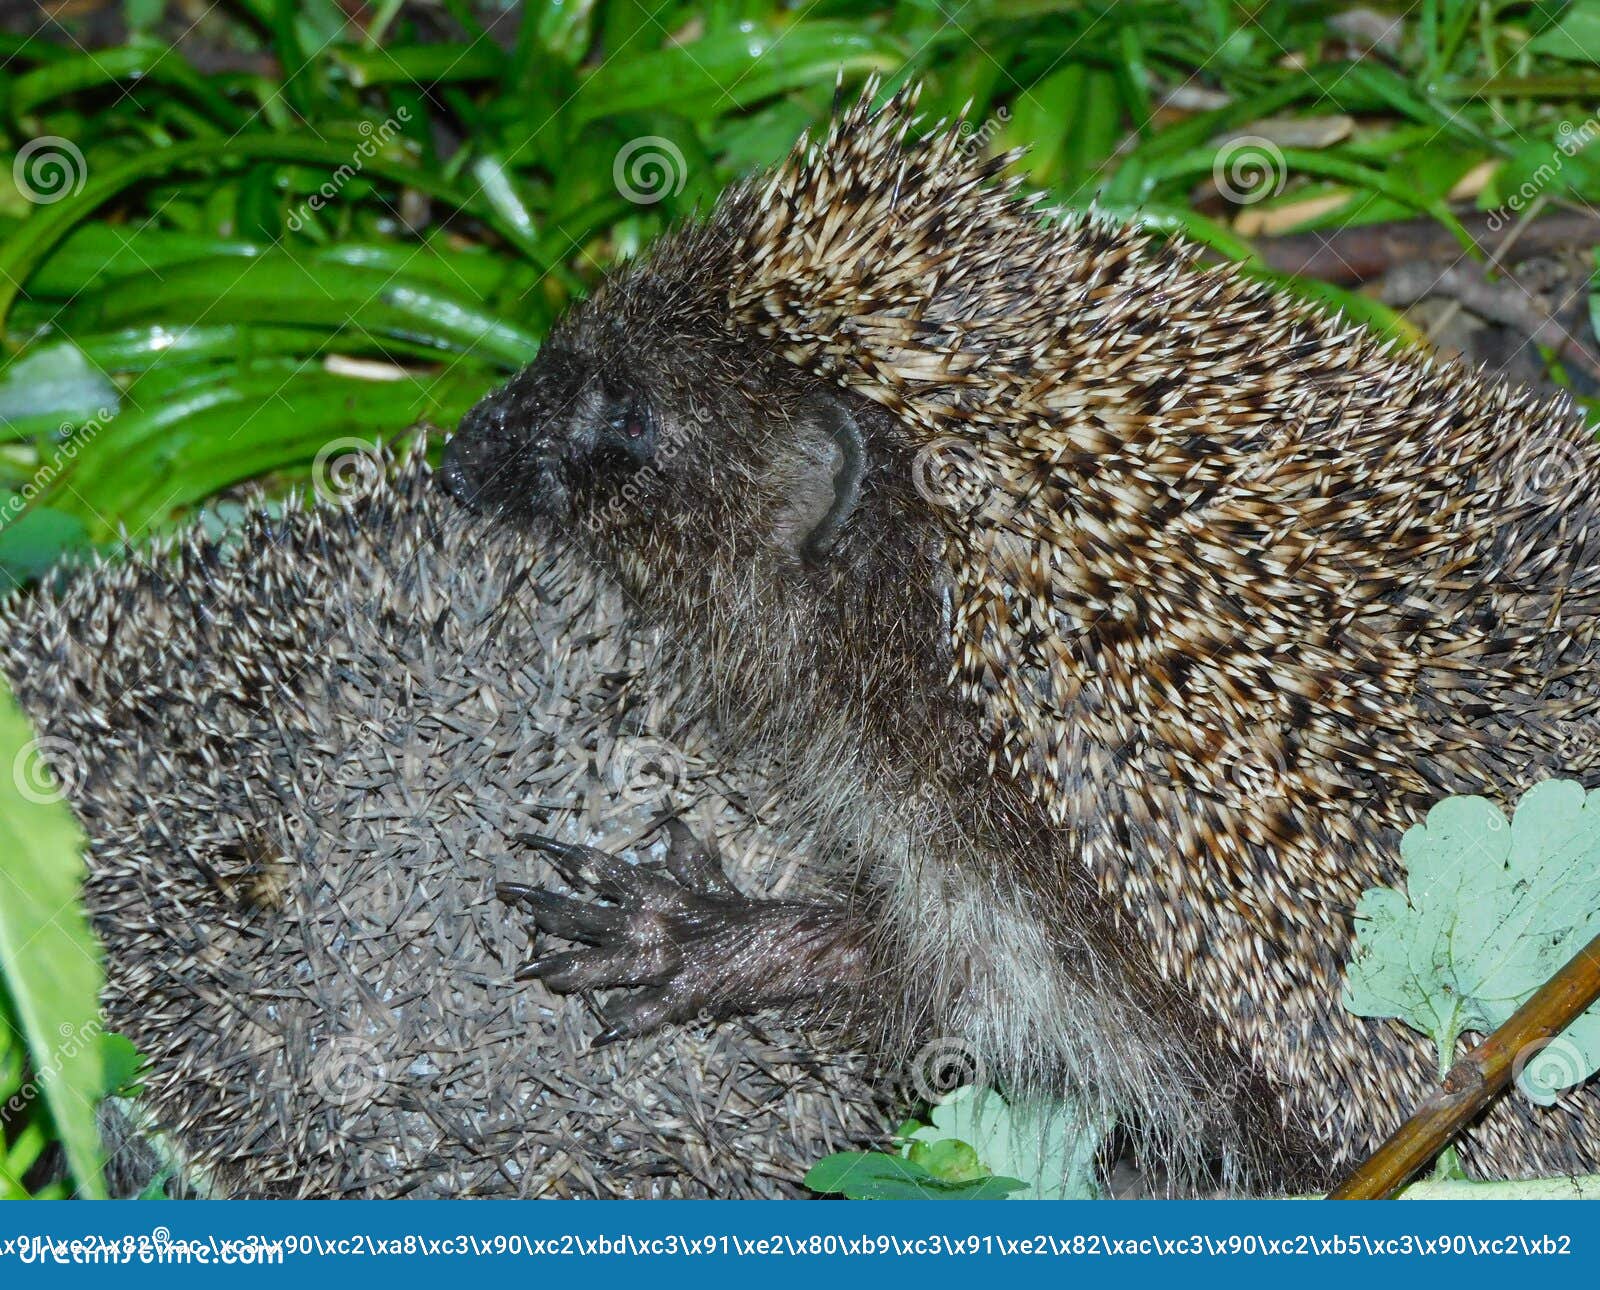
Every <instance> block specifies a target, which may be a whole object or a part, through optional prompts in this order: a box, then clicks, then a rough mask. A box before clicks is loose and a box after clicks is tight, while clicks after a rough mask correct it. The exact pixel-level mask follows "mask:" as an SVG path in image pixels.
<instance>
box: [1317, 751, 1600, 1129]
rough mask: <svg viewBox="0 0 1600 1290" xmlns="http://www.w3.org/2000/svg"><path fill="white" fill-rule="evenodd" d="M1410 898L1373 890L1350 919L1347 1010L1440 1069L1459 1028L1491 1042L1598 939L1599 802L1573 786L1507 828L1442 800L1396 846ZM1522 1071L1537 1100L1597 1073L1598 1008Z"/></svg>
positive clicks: (1488, 810)
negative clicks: (1411, 1041) (1547, 1057)
mask: <svg viewBox="0 0 1600 1290" xmlns="http://www.w3.org/2000/svg"><path fill="white" fill-rule="evenodd" d="M1400 852H1401V856H1402V858H1403V859H1404V861H1405V866H1406V890H1405V892H1400V891H1396V890H1393V889H1391V888H1387V887H1374V888H1371V889H1369V890H1368V891H1367V892H1366V893H1365V894H1364V895H1363V896H1362V898H1361V901H1360V904H1359V906H1358V907H1357V910H1356V952H1355V955H1354V957H1353V958H1352V959H1351V962H1350V966H1349V969H1348V970H1347V972H1346V978H1345V1006H1346V1007H1347V1008H1349V1009H1350V1011H1351V1012H1354V1013H1355V1014H1356V1015H1358V1016H1363V1017H1397V1018H1399V1019H1400V1020H1401V1021H1404V1022H1405V1023H1406V1024H1407V1025H1409V1026H1411V1027H1412V1028H1413V1029H1415V1030H1419V1031H1421V1032H1422V1033H1423V1034H1425V1035H1429V1036H1431V1037H1432V1038H1433V1040H1434V1042H1435V1044H1436V1045H1437V1046H1438V1049H1439V1062H1440V1069H1441V1070H1443V1069H1444V1068H1446V1067H1448V1066H1449V1064H1450V1063H1451V1061H1452V1060H1453V1059H1454V1054H1455V1044H1456V1040H1457V1038H1458V1037H1459V1036H1460V1035H1461V1034H1462V1033H1463V1032H1465V1031H1477V1032H1480V1033H1488V1032H1489V1031H1492V1030H1494V1029H1495V1028H1497V1027H1498V1026H1500V1025H1502V1024H1504V1023H1505V1021H1506V1020H1507V1019H1508V1018H1509V1017H1510V1016H1511V1014H1512V1013H1513V1012H1515V1011H1516V1010H1517V1009H1518V1008H1519V1007H1521V1006H1522V1004H1523V1003H1525V1002H1526V1001H1527V1000H1528V998H1529V996H1531V995H1532V994H1533V993H1534V991H1535V990H1537V989H1538V988H1539V987H1540V986H1541V985H1543V984H1544V983H1545V982H1546V981H1547V980H1548V979H1549V978H1550V977H1551V976H1553V975H1554V974H1555V972H1556V971H1557V969H1559V968H1560V967H1562V966H1563V965H1564V964H1565V963H1566V962H1567V961H1568V960H1569V959H1570V958H1571V957H1572V956H1573V955H1574V954H1576V953H1577V952H1578V951H1579V950H1580V949H1582V948H1583V946H1584V945H1585V944H1587V943H1588V942H1589V941H1590V940H1591V939H1592V938H1593V937H1594V936H1595V934H1596V933H1597V932H1600V791H1597V792H1596V793H1590V794H1587V795H1586V794H1585V793H1584V790H1583V786H1582V785H1580V784H1577V783H1574V782H1572V781H1570V780H1547V781H1545V782H1544V783H1542V784H1538V785H1536V786H1535V787H1533V788H1531V789H1529V790H1528V792H1527V793H1525V794H1524V795H1523V797H1522V800H1521V801H1520V802H1519V803H1518V805H1517V809H1516V812H1515V814H1514V815H1513V816H1512V818H1511V820H1510V821H1509V822H1508V821H1507V820H1506V817H1505V816H1504V815H1503V814H1502V813H1501V811H1500V810H1499V808H1498V807H1496V806H1495V805H1494V803H1493V802H1490V801H1489V800H1487V799H1486V798H1482V797H1450V798H1446V799H1445V800H1444V801H1442V802H1440V803H1439V804H1438V805H1437V806H1435V807H1434V808H1433V809H1432V810H1431V811H1429V812H1428V818H1427V822H1426V823H1425V824H1420V825H1417V826H1416V827H1414V828H1412V829H1410V830H1408V831H1407V833H1406V835H1405V837H1404V838H1403V839H1402V841H1401V846H1400ZM1555 1043H1557V1044H1559V1045H1560V1046H1561V1049H1560V1051H1561V1054H1562V1058H1563V1060H1560V1061H1543V1062H1529V1063H1528V1065H1527V1066H1526V1068H1525V1069H1524V1070H1523V1071H1522V1073H1521V1075H1520V1076H1519V1081H1518V1082H1519V1085H1520V1086H1521V1087H1522V1088H1523V1090H1524V1091H1525V1092H1526V1093H1527V1094H1528V1095H1529V1096H1530V1097H1533V1098H1534V1099H1535V1100H1538V1101H1550V1100H1553V1098H1554V1097H1555V1095H1556V1093H1557V1092H1559V1090H1560V1089H1562V1088H1565V1087H1568V1086H1570V1085H1572V1084H1576V1083H1580V1082H1581V1081H1582V1080H1584V1079H1586V1078H1588V1077H1589V1076H1590V1075H1592V1074H1593V1073H1594V1072H1595V1071H1596V1070H1597V1069H1600V1006H1597V1007H1595V1008H1591V1009H1590V1010H1589V1011H1588V1012H1586V1013H1584V1014H1583V1015H1582V1016H1581V1017H1579V1018H1578V1019H1577V1020H1576V1021H1575V1022H1573V1024H1572V1025H1571V1026H1570V1027H1568V1028H1567V1030H1566V1031H1565V1032H1563V1034H1562V1035H1561V1036H1560V1037H1559V1038H1558V1039H1557V1040H1556V1041H1555Z"/></svg>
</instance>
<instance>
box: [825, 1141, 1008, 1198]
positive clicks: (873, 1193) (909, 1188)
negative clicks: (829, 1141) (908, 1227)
mask: <svg viewBox="0 0 1600 1290" xmlns="http://www.w3.org/2000/svg"><path fill="white" fill-rule="evenodd" d="M805 1184H806V1186H807V1187H809V1188H810V1189H811V1190H812V1191H814V1192H821V1193H823V1194H824V1195H843V1196H845V1197H846V1198H847V1199H849V1200H1004V1199H1005V1198H1006V1197H1007V1196H1008V1195H1010V1194H1011V1193H1012V1192H1014V1191H1020V1190H1021V1189H1022V1188H1023V1187H1024V1186H1025V1185H1026V1184H1024V1183H1021V1182H1019V1181H1018V1180H1017V1179H1015V1178H994V1177H982V1178H976V1179H972V1180H970V1181H966V1182H947V1181H945V1180H943V1179H941V1178H938V1177H936V1176H935V1175H934V1174H932V1173H930V1172H929V1171H928V1170H927V1169H925V1168H923V1167H922V1166H921V1165H919V1164H917V1163H915V1162H913V1161H910V1160H906V1159H904V1158H902V1157H900V1156H891V1155H886V1154H885V1153H883V1152H881V1151H841V1152H838V1153H836V1154H834V1155H831V1156H827V1157H825V1158H824V1159H822V1160H819V1161H818V1162H817V1163H816V1164H815V1165H813V1166H812V1167H811V1171H810V1172H809V1173H808V1174H806V1177H805Z"/></svg>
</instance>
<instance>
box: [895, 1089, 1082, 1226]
mask: <svg viewBox="0 0 1600 1290" xmlns="http://www.w3.org/2000/svg"><path fill="white" fill-rule="evenodd" d="M929 1118H930V1119H931V1120H932V1121H933V1123H932V1124H929V1125H925V1126H923V1127H921V1128H917V1129H914V1130H913V1131H912V1132H910V1133H909V1134H907V1135H906V1137H907V1138H908V1139H909V1146H908V1148H907V1152H908V1158H910V1159H918V1158H919V1157H918V1156H917V1155H916V1154H915V1153H916V1152H917V1150H918V1148H923V1149H926V1148H928V1147H931V1146H932V1145H934V1144H938V1143H948V1142H955V1143H959V1144H960V1145H961V1146H964V1147H968V1149H969V1150H971V1151H973V1152H974V1153H975V1155H976V1157H977V1158H978V1159H979V1160H981V1161H982V1164H983V1167H984V1168H985V1170H986V1171H989V1172H993V1173H995V1174H1002V1175H1006V1176H1008V1177H1012V1178H1021V1179H1031V1180H1032V1181H1031V1183H1025V1184H1023V1191H1022V1193H1021V1195H1020V1196H1019V1197H1018V1199H1019V1200H1092V1199H1095V1198H1096V1197H1098V1196H1099V1194H1100V1189H1099V1186H1098V1184H1097V1181H1096V1179H1097V1173H1098V1170H1097V1163H1098V1159H1099V1155H1100V1148H1101V1145H1102V1144H1103V1142H1104V1141H1105V1135H1106V1131H1107V1129H1109V1127H1110V1126H1109V1124H1108V1123H1107V1122H1105V1121H1097V1120H1096V1119H1095V1118H1094V1117H1093V1116H1091V1115H1089V1114H1088V1113H1087V1112H1086V1111H1084V1110H1083V1109H1082V1108H1080V1107H1078V1106H1075V1105H1073V1104H1072V1103H1070V1102H1065V1101H1062V1102H1024V1103H1019V1104H1018V1105H1016V1106H1009V1105H1007V1103H1006V1101H1005V1099H1004V1098H1002V1097H1001V1096H1000V1095H999V1094H998V1093H996V1092H994V1091H993V1090H992V1089H986V1088H978V1087H975V1086H973V1085H968V1086H966V1087H964V1088H958V1089H956V1090H955V1091H954V1092H953V1093H950V1094H948V1095H947V1096H946V1097H945V1098H944V1099H943V1100H942V1101H940V1102H939V1103H938V1105H936V1106H935V1107H934V1108H933V1110H932V1113H931V1115H930V1117H929ZM944 1159H946V1158H944V1157H941V1160H944ZM929 1167H930V1168H932V1166H931V1165H930V1166H929ZM935 1172H937V1171H935Z"/></svg>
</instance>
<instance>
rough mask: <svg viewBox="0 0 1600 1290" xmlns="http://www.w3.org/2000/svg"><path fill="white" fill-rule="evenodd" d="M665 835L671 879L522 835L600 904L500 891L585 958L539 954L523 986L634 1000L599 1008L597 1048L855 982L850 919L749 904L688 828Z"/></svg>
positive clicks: (675, 826)
mask: <svg viewBox="0 0 1600 1290" xmlns="http://www.w3.org/2000/svg"><path fill="white" fill-rule="evenodd" d="M667 828H668V830H669V838H670V845H669V847H668V850H667V862H666V867H665V872H662V870H661V869H659V868H657V867H655V866H645V865H636V864H630V863H628V862H627V861H626V860H621V859H619V858H618V857H616V856H613V855H610V854H609V853H607V852H605V851H601V850H599V849H597V848H595V847H587V846H581V845H578V844H575V843H570V842H559V841H557V840H556V839H554V838H547V837H543V836H540V835H538V834H531V833H529V834H521V835H519V837H518V841H520V842H523V843H525V844H527V845H528V846H531V847H535V848H537V849H538V850H539V851H541V852H543V853H544V854H545V855H546V856H548V857H549V858H550V861H551V863H552V864H554V866H555V868H556V871H557V872H558V873H559V874H560V875H561V877H562V878H563V879H564V880H565V881H566V883H567V884H568V885H569V886H571V887H573V888H576V889H580V890H588V891H592V892H593V893H594V894H595V895H596V896H598V897H599V898H600V900H601V901H604V902H606V903H604V904H601V903H597V902H592V901H588V900H583V899H579V898H576V897H571V896H559V895H556V894H554V893H552V892H548V891H543V890H541V889H539V888H537V887H530V886H528V885H526V884H523V883H510V882H507V883H501V884H499V885H498V886H497V887H496V889H495V890H496V892H497V894H498V895H499V897H500V899H501V900H504V901H506V902H507V903H509V904H511V905H514V906H516V907H518V908H520V909H523V910H525V911H526V912H527V913H529V914H530V915H532V917H533V922H534V925H535V927H537V928H538V930H539V931H540V932H542V933H544V934H545V935H546V936H554V937H557V938H559V939H561V940H564V941H572V942H575V943H577V944H579V945H581V946H583V947H584V948H581V949H575V950H562V951H557V952H555V953H542V954H539V955H537V956H535V957H534V958H532V959H530V960H529V961H528V962H527V963H525V964H523V966H522V967H521V968H519V969H518V971H517V979H518V980H521V981H526V980H534V979H537V980H540V981H543V982H544V983H545V984H546V985H548V986H549V987H550V988H551V989H553V990H556V991H558V992H560V993H563V994H566V993H578V992H587V991H591V990H604V989H613V988H629V989H630V990H631V992H630V993H628V994H624V995H621V996H618V997H614V998H613V999H611V1000H610V1001H608V1003H607V1005H606V1007H605V1008H604V1009H603V1013H602V1019H603V1021H604V1023H605V1029H604V1030H603V1031H602V1032H601V1034H600V1035H599V1037H598V1038H597V1039H596V1040H595V1041H594V1042H595V1045H596V1046H597V1047H598V1046H599V1045H601V1044H608V1043H614V1042H615V1041H617V1040H619V1039H629V1038H632V1037H634V1036H636V1035H643V1034H648V1033H649V1032H651V1031H653V1030H657V1029H659V1028H660V1027H662V1026H665V1025H669V1024H672V1023H677V1022H685V1021H689V1020H692V1019H694V1018H696V1017H709V1018H721V1017H729V1016H735V1015H739V1014H744V1013H750V1012H756V1011H759V1010H760V1009H761V1008H764V1007H769V1006H772V1005H778V1004H795V1003H800V1002H805V1001H810V1000H822V999H827V998H829V997H830V996H833V995H835V994H836V993H839V992H841V991H842V990H843V988H844V987H846V986H848V985H849V984H850V983H851V982H854V981H856V980H858V979H859V977H860V976H861V974H862V972H863V951H862V948H861V947H862V944H863V942H864V939H865V938H864V936H863V935H862V934H861V929H860V928H859V926H858V925H857V924H856V922H855V920H854V919H853V918H852V917H851V916H850V915H849V914H848V913H847V911H845V910H844V909H842V908H840V907H837V906H831V905H823V904H812V903H806V902H801V901H787V900H756V899H752V898H751V897H749V896H746V895H744V894H743V893H741V892H740V891H739V890H738V888H736V887H735V886H734V885H733V884H732V883H731V882H729V881H728V877H727V875H726V874H725V873H724V872H723V869H722V865H721V864H720V863H719V862H718V860H717V859H716V858H715V857H714V856H713V855H712V853H711V852H710V851H709V850H708V849H707V848H706V847H704V846H702V845H701V844H700V843H699V842H698V841H696V839H695V838H694V835H693V834H691V833H690V831H689V830H688V829H687V828H686V827H685V826H684V825H683V824H681V823H680V822H679V821H676V820H673V821H669V823H668V825H667Z"/></svg>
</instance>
